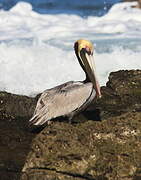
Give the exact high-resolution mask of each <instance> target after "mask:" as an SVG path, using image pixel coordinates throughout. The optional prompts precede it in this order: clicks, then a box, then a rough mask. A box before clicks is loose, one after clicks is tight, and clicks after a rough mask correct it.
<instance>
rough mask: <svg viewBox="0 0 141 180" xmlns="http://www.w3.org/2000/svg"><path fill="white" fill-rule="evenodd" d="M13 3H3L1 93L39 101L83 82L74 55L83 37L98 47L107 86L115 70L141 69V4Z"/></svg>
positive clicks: (97, 60) (100, 73)
mask: <svg viewBox="0 0 141 180" xmlns="http://www.w3.org/2000/svg"><path fill="white" fill-rule="evenodd" d="M3 2H4V3H3ZM12 2H13V4H12V3H11V4H10V1H8V0H7V1H0V5H1V10H0V91H8V92H11V93H15V94H23V95H29V96H34V95H36V94H38V93H40V92H42V91H43V90H45V89H48V88H51V87H54V86H56V85H59V84H61V83H64V82H67V81H70V80H76V81H77V80H83V79H84V78H85V74H84V72H83V71H82V69H81V68H80V66H79V63H78V62H77V59H76V57H75V54H74V50H73V44H74V42H75V41H76V40H77V39H80V38H84V39H88V40H91V41H92V42H93V44H94V47H95V52H94V59H95V64H96V68H97V74H98V79H99V81H100V84H101V86H102V85H105V84H106V82H107V80H108V75H109V73H110V72H112V71H117V70H121V69H141V10H139V9H135V8H132V6H135V5H136V2H132V3H120V2H118V1H116V0H115V1H112V0H111V1H110V0H109V1H105V2H103V1H98V0H97V1H91V2H90V0H87V1H85V2H84V1H82V0H79V1H70V0H66V1H63V0H62V1H58V0H50V1H43V0H42V1H37V0H36V1H26V2H17V4H16V1H12ZM33 2H34V3H33ZM41 2H42V3H41ZM45 2H48V3H50V5H49V4H46V3H45ZM58 2H60V3H58ZM70 2H71V3H70ZM72 2H73V3H72ZM74 2H75V3H74ZM82 2H83V3H82ZM94 2H95V3H94ZM96 2H97V4H96ZM98 2H99V3H98ZM117 2H118V3H117ZM68 7H69V8H68Z"/></svg>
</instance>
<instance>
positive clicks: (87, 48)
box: [85, 46, 93, 55]
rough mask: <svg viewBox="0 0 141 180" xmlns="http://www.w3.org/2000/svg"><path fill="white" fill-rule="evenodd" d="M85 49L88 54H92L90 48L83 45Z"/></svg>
mask: <svg viewBox="0 0 141 180" xmlns="http://www.w3.org/2000/svg"><path fill="white" fill-rule="evenodd" d="M85 51H86V53H87V54H88V55H93V52H92V51H91V49H90V48H89V47H88V46H85Z"/></svg>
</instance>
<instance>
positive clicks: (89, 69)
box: [80, 48, 101, 98]
mask: <svg viewBox="0 0 141 180" xmlns="http://www.w3.org/2000/svg"><path fill="white" fill-rule="evenodd" d="M80 58H81V60H82V64H83V65H84V67H85V69H86V73H87V74H88V77H89V79H90V80H91V82H92V83H93V85H94V88H95V90H96V94H97V96H98V97H99V98H101V92H100V85H99V82H98V79H97V76H96V70H95V63H94V59H93V55H92V54H89V53H88V52H87V51H86V50H85V49H84V48H83V49H82V50H81V51H80Z"/></svg>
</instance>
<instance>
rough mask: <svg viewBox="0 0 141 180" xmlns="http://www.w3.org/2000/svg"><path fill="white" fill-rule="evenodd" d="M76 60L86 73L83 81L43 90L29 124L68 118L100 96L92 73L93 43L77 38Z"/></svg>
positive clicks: (41, 123) (40, 123)
mask: <svg viewBox="0 0 141 180" xmlns="http://www.w3.org/2000/svg"><path fill="white" fill-rule="evenodd" d="M74 49H75V53H76V56H77V58H78V61H79V63H80V65H81V67H82V68H83V70H84V72H85V73H86V79H85V80H84V81H83V82H74V81H71V82H67V83H64V84H62V85H59V86H57V87H54V88H52V89H48V90H45V91H44V92H43V93H42V94H41V96H40V98H39V100H38V102H37V105H36V108H35V111H34V114H33V117H32V118H31V119H30V120H29V121H30V124H33V125H37V126H38V125H43V124H45V123H46V122H47V121H49V120H51V119H53V118H56V117H59V116H67V117H68V118H69V119H70V120H71V119H72V118H73V117H74V115H76V114H78V113H79V112H80V111H83V110H84V109H85V108H86V107H87V106H88V105H89V104H90V103H91V102H92V100H93V99H94V98H95V97H96V96H98V97H100V96H101V94H100V87H99V84H98V81H97V79H96V76H95V73H94V62H92V61H93V59H92V58H91V57H92V56H93V45H92V44H91V43H90V42H89V41H86V40H78V41H77V42H76V43H75V46H74Z"/></svg>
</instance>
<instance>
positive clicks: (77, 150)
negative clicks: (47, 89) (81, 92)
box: [0, 70, 141, 180]
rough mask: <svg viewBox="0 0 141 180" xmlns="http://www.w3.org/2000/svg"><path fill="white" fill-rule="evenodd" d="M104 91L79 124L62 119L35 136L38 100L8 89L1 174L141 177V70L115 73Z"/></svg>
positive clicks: (74, 179)
mask: <svg viewBox="0 0 141 180" xmlns="http://www.w3.org/2000/svg"><path fill="white" fill-rule="evenodd" d="M102 94H103V97H102V98H101V99H100V100H98V101H97V102H95V103H94V104H91V106H90V107H89V109H88V110H87V111H85V112H84V113H81V114H80V115H79V116H77V117H76V118H75V119H74V123H73V124H69V123H68V122H67V121H57V120H56V121H54V122H53V123H52V124H50V125H49V126H47V127H45V128H44V129H43V130H42V131H41V132H40V133H37V134H34V133H31V132H29V131H28V129H27V121H28V119H29V118H30V117H31V115H32V113H33V109H34V108H35V104H36V101H37V98H28V97H23V96H16V95H12V94H7V93H4V92H2V95H0V102H2V103H1V106H0V113H1V116H0V117H1V120H0V128H1V131H0V145H1V147H0V177H3V180H12V179H15V180H19V179H21V180H38V179H40V180H83V179H86V180H120V179H125V180H138V179H141V173H140V172H141V71H140V70H136V71H134V70H132V71H118V72H114V73H111V74H110V76H109V81H108V82H107V85H106V87H102ZM4 97H5V99H4ZM6 97H7V98H6ZM19 102H21V103H19ZM9 104H10V107H9V106H8V105H9ZM13 106H14V108H13ZM13 109H14V110H13ZM21 171H22V173H21ZM10 178H11V179H10Z"/></svg>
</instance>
